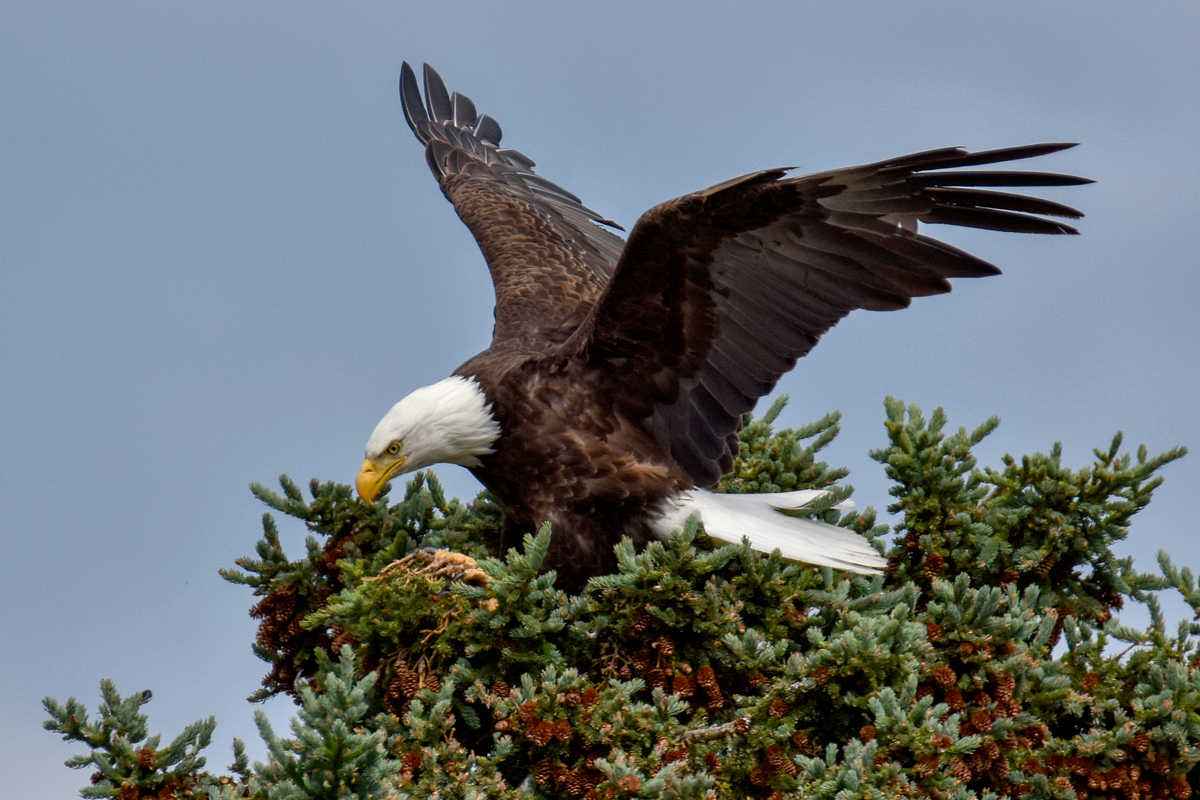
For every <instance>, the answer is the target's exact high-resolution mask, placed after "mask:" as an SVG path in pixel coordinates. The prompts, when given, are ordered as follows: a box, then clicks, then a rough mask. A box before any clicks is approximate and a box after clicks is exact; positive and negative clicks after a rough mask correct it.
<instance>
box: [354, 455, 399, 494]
mask: <svg viewBox="0 0 1200 800" xmlns="http://www.w3.org/2000/svg"><path fill="white" fill-rule="evenodd" d="M407 460H408V456H401V457H400V458H398V459H396V460H395V461H393V462H392V463H390V464H388V465H387V466H386V467H385V468H384V469H383V470H382V471H381V470H380V469H379V468H377V467H376V466H375V462H373V461H371V459H369V458H368V459H367V460H365V461H363V463H362V466H361V467H359V468H358V479H357V480H355V481H354V486H355V487H356V488H357V489H358V496H359V497H361V498H362V499H363V500H365V501H367V502H368V503H370V502H372V501H373V500H374V499H375V498H376V497H377V496H378V495H379V490H380V489H382V488H383V485H384V484H385V483H387V482H388V480H389V479H390V478H391V477H392V476H393V475H395V474H396V470H397V469H399V468H400V465H401V464H403V463H404V462H405V461H407Z"/></svg>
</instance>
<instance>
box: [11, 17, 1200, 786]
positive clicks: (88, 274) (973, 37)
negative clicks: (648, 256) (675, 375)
mask: <svg viewBox="0 0 1200 800" xmlns="http://www.w3.org/2000/svg"><path fill="white" fill-rule="evenodd" d="M410 6H411V7H410ZM1197 8H1198V7H1197V6H1196V5H1195V4H1190V3H1162V4H1157V3H1148V2H1143V3H1137V4H1132V3H1129V4H1121V5H1117V4H1113V5H1103V6H1098V5H1097V4H1095V3H1091V2H1080V3H1045V2H1037V3H1019V2H1003V3H992V4H987V5H983V4H964V3H961V2H953V3H898V2H890V1H888V2H877V3H837V4H834V3H825V4H820V5H817V4H813V5H812V6H804V5H800V4H790V5H789V4H781V3H770V4H762V5H755V4H753V3H746V2H740V3H693V4H688V5H686V6H685V5H682V4H679V3H661V4H660V3H647V2H644V1H643V2H637V3H614V2H609V3H588V4H568V3H545V4H536V3H508V4H503V5H501V4H494V3H479V4H470V3H446V2H441V3H411V4H407V3H406V4H401V3H379V4H341V3H339V4H332V3H330V4H324V5H315V4H307V3H297V2H290V3H286V4H285V3H245V2H236V3H217V2H210V3H205V4H203V5H195V6H191V5H188V4H181V3H170V4H167V3H158V2H154V3H150V2H147V3H82V4H66V3H42V4H35V3H31V2H19V3H0V69H2V74H3V76H4V79H3V80H2V81H0V270H2V272H0V275H2V277H3V289H2V291H0V386H3V390H2V392H0V508H2V509H3V523H2V524H3V532H2V533H3V542H4V547H5V557H4V558H3V559H0V593H2V594H0V598H2V600H3V608H4V610H5V612H6V616H7V619H8V630H9V634H8V645H7V646H6V647H4V648H3V649H2V651H0V684H2V685H3V691H2V693H0V742H3V744H0V774H3V775H5V776H6V778H5V791H6V792H7V793H9V794H10V796H12V797H23V798H33V799H34V800H41V799H42V798H45V799H46V800H49V798H62V797H69V796H73V795H74V793H75V792H76V791H77V789H78V788H79V787H81V786H82V785H84V784H85V783H86V782H87V773H86V772H82V773H74V772H70V771H68V770H67V769H65V768H64V767H63V766H62V762H63V760H64V759H66V758H67V757H69V756H70V755H72V754H73V753H74V752H76V751H74V750H72V748H70V747H68V746H66V745H64V744H63V743H62V742H61V741H59V740H58V739H57V738H56V737H54V736H52V735H51V734H49V733H46V732H44V731H42V730H41V729H40V724H41V721H42V719H43V717H44V715H43V713H42V711H41V708H40V700H41V698H42V697H43V696H44V695H47V694H49V695H52V696H54V697H57V698H59V699H66V698H67V697H68V696H70V695H74V696H76V697H79V698H80V699H82V700H84V701H86V702H87V704H88V705H89V706H90V707H91V708H93V709H94V708H95V705H96V702H97V698H98V685H99V681H100V679H101V678H105V677H107V678H112V679H114V680H115V681H116V683H117V685H118V687H119V689H120V690H121V691H123V692H125V693H130V692H133V691H135V690H141V689H152V690H153V691H154V693H155V697H154V700H153V701H152V702H151V703H150V704H149V705H148V706H147V707H146V710H147V712H148V713H149V714H150V721H151V731H153V732H162V733H163V734H164V736H165V737H167V738H170V737H172V736H174V735H175V734H176V733H178V732H179V730H180V729H181V728H182V727H183V726H184V725H185V724H187V723H188V722H191V721H193V720H195V719H198V718H201V717H205V716H208V715H210V714H215V715H217V717H218V722H219V726H218V728H217V731H216V737H215V743H214V746H213V747H212V748H211V749H210V750H209V751H208V754H209V763H210V765H211V766H212V767H214V768H222V767H224V766H225V765H226V764H228V763H229V761H230V760H231V756H230V748H229V744H230V741H231V739H232V738H233V737H234V736H239V737H241V738H243V739H247V740H249V743H250V745H251V752H252V754H253V755H254V756H256V757H260V758H261V757H262V756H263V748H262V747H261V745H260V744H259V742H258V738H257V734H256V733H255V731H254V728H253V722H252V713H253V708H252V707H251V706H250V705H249V704H247V703H246V702H245V701H244V698H245V697H246V696H247V695H249V694H250V693H251V692H253V691H254V690H255V689H256V688H257V687H258V685H259V681H260V679H261V677H262V676H263V675H264V674H265V672H266V669H267V665H266V664H264V663H262V662H259V661H258V660H257V659H256V658H255V657H254V656H253V655H252V653H251V651H250V642H251V640H252V638H253V635H254V623H253V620H251V619H250V618H249V617H248V616H247V613H246V612H247V609H248V608H249V607H250V605H251V604H252V602H253V599H252V597H251V596H250V593H249V592H248V591H247V590H246V589H245V588H244V587H238V586H233V585H230V584H227V583H225V582H224V581H222V580H221V579H220V577H218V575H217V570H218V569H219V568H220V567H227V566H232V565H233V561H234V559H235V558H237V557H239V556H242V555H248V554H252V553H253V548H254V543H255V542H256V541H257V539H258V537H259V535H260V532H261V523H260V518H261V514H262V512H263V510H264V508H263V507H261V506H260V505H259V504H258V503H257V501H255V500H254V498H253V497H251V495H250V493H249V491H248V489H247V486H248V484H249V483H250V482H252V481H261V482H264V483H268V484H274V481H275V478H276V476H277V475H278V474H279V473H281V472H286V473H288V474H289V475H291V476H292V477H294V478H296V479H297V480H299V481H301V482H303V483H304V484H307V482H308V480H309V479H310V478H314V477H316V478H320V479H321V480H338V481H342V482H347V483H349V482H351V481H352V480H353V478H354V475H355V472H356V469H357V466H358V464H359V462H360V461H361V459H362V449H363V445H364V443H365V441H366V438H367V435H368V434H369V433H370V431H371V429H372V428H373V427H374V425H375V423H376V421H377V420H378V419H379V417H380V416H381V415H382V414H383V412H384V411H386V410H387V408H388V407H390V406H391V404H392V403H393V402H395V401H396V400H398V399H399V398H400V397H401V396H403V395H404V394H406V393H407V392H409V391H411V390H412V389H414V388H416V387H418V386H421V385H424V384H428V383H431V382H433V381H436V380H438V379H440V378H442V377H444V376H445V375H447V374H448V373H449V372H450V371H451V370H452V369H453V368H454V367H456V366H457V365H458V364H459V363H461V362H462V361H464V360H465V359H466V358H468V357H469V356H470V355H472V354H473V353H475V352H476V351H478V350H480V349H482V348H483V347H485V346H486V344H487V342H488V339H489V336H490V331H491V315H492V311H491V297H492V290H491V286H490V284H489V282H488V280H487V273H486V271H485V269H484V266H483V262H482V259H481V257H480V256H479V254H478V251H477V250H476V249H475V247H474V243H473V242H472V240H471V239H470V236H469V234H468V233H467V231H466V229H465V228H463V227H462V225H461V224H460V223H459V221H458V219H457V218H456V217H455V216H454V213H453V210H452V209H451V207H450V206H449V204H447V203H446V202H445V201H444V200H443V199H442V197H441V195H440V193H439V192H438V189H437V186H436V184H435V183H434V181H433V179H432V178H431V177H430V175H429V174H428V170H427V168H426V166H425V161H424V158H423V156H422V152H421V149H420V147H419V145H418V144H417V143H416V141H415V140H414V139H413V138H412V136H411V134H410V132H409V130H408V129H407V127H406V126H405V125H404V123H403V120H402V118H401V114H400V106H399V103H398V101H397V96H396V78H397V75H398V72H399V68H400V63H401V61H402V60H404V59H407V60H409V61H412V62H414V63H415V64H418V65H419V64H420V62H422V61H429V62H431V63H432V64H433V65H434V66H435V67H437V69H438V70H439V71H440V72H441V74H442V76H443V77H444V78H445V80H446V82H447V84H448V85H449V87H450V88H451V89H452V90H459V91H461V92H463V93H465V94H467V95H469V96H470V97H471V98H473V99H474V100H475V102H476V104H477V106H478V107H479V109H480V111H481V112H485V113H488V114H490V115H492V116H493V117H495V118H496V119H497V120H499V121H500V123H501V125H502V126H503V128H504V133H505V140H504V143H505V144H506V145H508V146H510V147H515V148H517V149H519V150H521V151H523V152H525V153H526V154H527V155H529V156H530V157H532V158H533V159H534V160H536V161H537V162H538V165H539V166H538V170H539V172H540V173H541V174H543V175H545V176H546V177H548V178H549V179H551V180H553V181H555V182H557V183H560V184H561V185H563V186H565V187H567V188H568V189H570V190H571V191H573V192H575V193H576V194H578V195H579V196H580V197H581V198H582V199H583V201H584V202H585V203H586V204H587V205H588V206H590V207H592V208H594V209H596V210H597V211H598V212H600V213H601V214H604V215H606V216H608V217H609V218H611V219H614V220H616V221H618V222H620V223H621V224H622V225H624V226H626V227H627V228H628V227H630V226H631V225H632V224H633V222H634V221H635V220H636V218H637V216H638V214H640V213H641V212H642V211H643V210H645V209H646V208H649V207H650V206H651V205H653V204H655V203H657V202H660V201H662V200H666V199H669V198H671V197H674V196H677V195H679V194H682V193H684V192H687V191H691V190H695V189H700V188H703V187H705V186H708V185H710V184H713V183H716V182H718V181H721V180H724V179H727V178H730V177H733V176H736V175H740V174H744V173H746V172H750V171H753V170H756V169H761V168H766V167H775V166H790V165H795V166H799V167H801V168H802V169H803V170H805V171H816V170H822V169H829V168H833V167H839V166H846V165H850V164H855V163H862V162H865V161H872V160H876V159H881V158H886V157H890V156H895V155H900V154H903V153H907V152H911V151H916V150H924V149H928V148H933V147H939V146H946V145H962V146H966V147H970V148H973V149H983V148H992V147H1002V146H1006V145H1016V144H1025V143H1029V142H1037V141H1078V142H1081V143H1082V145H1081V146H1080V147H1078V148H1076V149H1074V150H1071V151H1069V152H1066V153H1061V154H1057V155H1053V156H1050V157H1046V158H1042V159H1039V160H1038V162H1037V163H1036V165H1035V166H1036V167H1038V168H1042V169H1048V170H1056V171H1063V172H1071V173H1076V174H1081V175H1086V176H1089V177H1092V178H1095V179H1096V180H1097V183H1096V184H1094V185H1091V186H1084V187H1071V188H1062V189H1053V190H1048V191H1046V192H1045V193H1044V194H1045V196H1048V197H1051V198H1052V199H1055V200H1058V201H1061V202H1065V203H1068V204H1070V205H1074V206H1076V207H1078V208H1080V209H1082V210H1084V211H1085V212H1086V213H1087V217H1086V219H1084V220H1082V221H1081V224H1080V228H1081V230H1082V233H1083V235H1082V236H1079V237H1065V236H1063V237H1045V236H1021V235H1016V234H999V233H989V232H974V231H961V230H955V229H950V228H947V227H945V226H939V227H937V228H933V229H931V230H930V232H932V233H934V234H935V235H938V236H942V237H943V238H945V239H947V240H948V241H951V242H953V243H954V244H956V245H958V246H961V247H965V248H967V249H970V250H971V251H972V252H975V253H977V254H979V255H980V256H982V257H984V258H987V259H989V260H991V261H993V262H994V263H996V264H997V265H998V266H1000V267H1001V268H1002V269H1003V270H1004V273H1005V274H1004V275H1003V276H1001V277H997V278H989V279H986V280H978V281H974V282H972V281H960V282H959V284H958V286H957V288H956V290H955V292H954V293H953V294H951V295H948V296H942V297H935V298H927V299H924V300H918V301H917V302H916V303H915V304H914V306H913V308H911V309H909V310H906V311H903V312H899V313H890V314H870V313H866V312H859V313H856V314H854V315H852V316H851V317H850V318H849V319H847V320H846V321H844V322H843V323H842V324H841V325H839V326H838V327H837V328H836V329H835V330H834V331H832V332H831V333H830V334H829V335H828V336H827V337H826V338H825V340H824V341H823V342H822V343H821V345H820V346H819V347H818V348H817V349H816V351H815V352H814V353H813V354H812V355H810V356H809V357H808V358H806V359H804V360H803V361H802V362H801V364H800V366H799V367H798V368H797V370H796V371H795V372H794V373H792V374H791V375H790V376H788V377H787V378H786V379H785V380H784V381H783V382H782V384H781V386H780V391H782V392H788V393H790V394H791V396H792V398H793V399H792V405H791V406H790V408H789V411H788V412H787V414H786V416H785V421H786V422H787V423H788V424H793V425H795V424H801V423H805V422H808V421H811V420H813V419H815V418H816V417H818V416H820V415H822V414H824V413H826V412H828V411H832V410H835V409H838V410H841V411H842V412H843V413H844V415H845V416H844V420H843V433H842V436H841V437H840V438H839V440H838V441H837V442H836V443H835V444H834V445H833V446H832V447H831V449H830V450H829V456H828V457H829V460H830V461H831V462H832V463H834V464H841V465H846V466H849V467H850V468H851V470H852V473H851V476H850V482H851V483H853V484H854V485H855V487H856V488H857V492H856V494H855V499H856V500H857V501H858V503H859V504H860V505H863V506H867V505H871V506H875V507H877V508H883V507H885V506H886V505H887V503H888V501H889V497H888V495H887V486H888V482H887V480H886V478H885V477H884V476H883V473H882V469H881V468H880V467H879V466H878V465H876V464H875V463H874V462H872V461H871V460H870V459H869V458H868V457H867V455H866V453H867V451H868V450H869V449H871V448H874V447H879V446H881V445H883V444H884V442H885V437H884V430H883V425H882V420H883V416H884V415H883V400H884V398H885V397H886V396H887V395H895V396H898V397H900V398H902V399H904V400H906V401H908V402H915V403H918V404H920V405H922V406H923V407H925V408H926V409H927V410H932V409H933V408H934V407H936V406H939V405H941V406H944V407H945V408H946V410H947V412H948V413H949V415H950V419H951V423H952V425H953V426H958V425H965V426H969V427H973V426H975V425H977V424H978V423H980V422H981V421H983V420H984V419H986V418H987V417H988V416H990V415H992V414H997V415H999V416H1000V417H1001V418H1002V420H1003V423H1002V425H1001V427H1000V429H999V430H998V431H997V432H996V433H995V434H994V435H993V436H992V437H991V438H990V439H989V440H988V441H987V442H985V444H984V445H983V446H981V447H980V448H979V451H978V452H979V455H980V457H981V461H982V462H983V463H985V464H998V463H999V460H1000V457H1001V456H1002V455H1003V454H1004V453H1008V452H1012V453H1014V454H1017V455H1020V454H1024V453H1027V452H1033V451H1037V450H1042V451H1045V450H1047V449H1048V448H1050V447H1051V446H1052V444H1053V443H1054V442H1055V441H1062V442H1063V445H1064V452H1065V460H1066V461H1067V463H1068V464H1071V465H1073V466H1077V467H1078V466H1084V465H1086V464H1088V463H1090V462H1091V460H1092V454H1091V450H1092V448H1094V447H1107V445H1108V443H1109V441H1110V440H1111V437H1112V435H1113V433H1115V432H1116V431H1118V430H1123V431H1124V432H1125V434H1126V437H1127V438H1126V441H1127V444H1128V446H1129V447H1131V448H1136V446H1137V445H1138V444H1140V443H1143V442H1144V443H1146V444H1147V446H1148V447H1149V449H1150V450H1151V451H1152V452H1159V451H1162V450H1164V449H1167V448H1169V447H1171V446H1174V445H1188V446H1191V447H1193V448H1195V447H1197V446H1200V417H1198V415H1197V414H1196V408H1195V406H1196V401H1195V398H1196V395H1197V391H1198V390H1200V366H1198V363H1200V360H1198V358H1197V354H1196V348H1197V345H1198V344H1200V314H1198V313H1197V312H1198V308H1197V306H1198V301H1200V270H1198V269H1197V264H1196V257H1195V245H1194V238H1195V231H1196V226H1197V223H1196V209H1197V207H1200V188H1197V187H1200V162H1198V160H1197V157H1196V155H1195V147H1196V144H1197V142H1200V102H1198V100H1200V97H1198V92H1197V89H1196V76H1197V75H1200V47H1197V32H1198V31H1200V19H1198V17H1200V13H1198V12H1197ZM439 474H440V475H442V476H443V478H444V481H445V482H446V484H447V485H448V486H449V488H450V489H451V490H452V491H453V492H454V493H456V494H459V495H462V496H470V495H473V494H474V492H475V491H476V488H477V486H476V485H475V484H474V482H473V479H472V478H471V477H470V475H469V474H467V473H466V472H465V471H462V470H460V469H458V468H443V469H442V470H441V471H440V472H439ZM1164 475H1165V478H1166V483H1165V484H1164V485H1163V487H1162V488H1161V489H1160V490H1159V492H1158V495H1157V497H1156V500H1155V502H1154V504H1153V505H1152V506H1151V508H1150V509H1149V510H1147V511H1146V512H1145V513H1143V514H1142V515H1141V516H1139V517H1138V518H1137V519H1136V521H1135V525H1134V527H1133V531H1132V534H1131V536H1130V539H1129V540H1128V541H1127V542H1126V543H1125V544H1123V545H1121V547H1120V552H1122V553H1125V554H1132V555H1134V556H1135V557H1136V559H1137V563H1138V564H1139V565H1141V566H1143V567H1144V568H1146V569H1150V568H1152V567H1153V565H1154V561H1153V559H1154V554H1155V553H1156V551H1157V550H1158V549H1159V548H1167V549H1168V550H1170V551H1171V552H1172V553H1173V554H1174V555H1175V557H1176V561H1177V563H1184V564H1191V565H1200V540H1198V537H1197V536H1196V534H1195V526H1196V522H1195V518H1196V513H1195V508H1194V506H1195V504H1194V502H1193V501H1194V500H1195V499H1196V498H1197V497H1198V496H1200V453H1196V454H1193V455H1192V456H1190V457H1188V458H1186V459H1184V460H1183V461H1181V462H1177V463H1175V464H1173V465H1171V466H1169V467H1168V468H1167V469H1166V470H1165V472H1164ZM284 534H285V540H286V543H287V545H288V547H289V551H290V552H291V553H292V554H299V552H301V542H302V540H303V536H304V531H303V530H302V529H301V528H300V526H298V525H285V526H284ZM267 708H268V711H269V713H270V714H271V716H272V718H273V719H275V720H276V723H277V728H278V729H279V730H283V729H285V723H286V720H287V718H288V717H289V716H290V715H291V713H292V707H291V705H290V703H289V702H286V701H275V702H272V703H269V704H268V705H267Z"/></svg>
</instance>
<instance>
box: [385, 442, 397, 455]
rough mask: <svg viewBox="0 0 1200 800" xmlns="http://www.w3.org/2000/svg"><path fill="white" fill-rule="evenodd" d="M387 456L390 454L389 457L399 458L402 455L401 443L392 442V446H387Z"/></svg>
mask: <svg viewBox="0 0 1200 800" xmlns="http://www.w3.org/2000/svg"><path fill="white" fill-rule="evenodd" d="M387 454H388V455H389V456H398V455H400V443H399V442H392V443H391V444H389V445H388V446H387Z"/></svg>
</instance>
